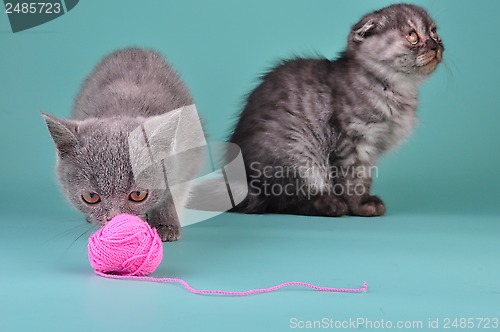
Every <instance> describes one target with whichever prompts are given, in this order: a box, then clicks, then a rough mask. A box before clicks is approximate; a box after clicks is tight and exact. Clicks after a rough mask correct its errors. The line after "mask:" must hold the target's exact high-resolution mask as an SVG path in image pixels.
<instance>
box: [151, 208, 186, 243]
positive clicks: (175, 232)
mask: <svg viewBox="0 0 500 332" xmlns="http://www.w3.org/2000/svg"><path fill="white" fill-rule="evenodd" d="M147 216H148V223H149V224H150V225H151V227H154V228H156V230H157V231H158V235H160V238H161V240H162V241H163V242H173V241H177V240H179V239H180V238H181V225H180V222H179V217H178V216H177V211H176V210H175V206H174V204H173V203H172V202H168V203H164V204H163V205H162V206H160V207H158V208H156V209H153V210H151V211H149V212H148V213H147Z"/></svg>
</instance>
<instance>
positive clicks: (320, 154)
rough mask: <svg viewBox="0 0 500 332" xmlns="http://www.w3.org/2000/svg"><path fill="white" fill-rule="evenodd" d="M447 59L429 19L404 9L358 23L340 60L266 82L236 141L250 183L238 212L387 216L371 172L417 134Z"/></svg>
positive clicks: (298, 65) (295, 67)
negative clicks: (429, 85) (432, 78)
mask: <svg viewBox="0 0 500 332" xmlns="http://www.w3.org/2000/svg"><path fill="white" fill-rule="evenodd" d="M443 51H444V46H443V43H442V42H441V39H440V38H439V36H438V34H437V32H436V24H435V23H434V21H433V20H432V19H431V18H430V17H429V15H428V14H427V12H426V11H425V10H424V9H422V8H420V7H417V6H414V5H407V4H398V5H392V6H389V7H386V8H383V9H381V10H378V11H376V12H373V13H370V14H368V15H366V16H364V17H363V18H362V19H361V21H359V22H358V23H357V24H355V25H354V26H353V27H352V31H351V33H350V34H349V37H348V43H347V49H346V50H345V51H344V52H343V53H342V55H341V56H340V57H339V58H338V59H336V60H334V61H331V60H328V59H301V58H298V59H294V60H289V61H284V62H283V63H281V64H280V65H279V66H277V67H276V68H274V69H273V70H271V71H270V72H269V73H267V74H266V75H264V76H263V77H262V82H261V83H260V85H259V86H258V87H257V88H256V89H255V90H254V91H253V92H252V93H251V94H250V95H249V97H248V100H247V103H246V107H245V108H244V110H243V112H242V114H241V117H240V119H239V122H238V124H237V125H236V128H235V130H234V133H233V135H232V137H231V139H230V141H231V142H234V143H236V144H238V145H239V146H240V148H241V149H242V153H243V158H244V160H245V166H246V170H247V177H248V184H249V195H248V197H247V198H246V200H245V201H244V202H243V203H242V204H240V205H239V206H237V207H236V208H235V210H236V211H242V212H246V213H291V214H304V215H322V216H341V215H344V214H351V215H357V216H379V215H382V214H384V213H385V211H386V209H385V206H384V203H383V202H382V200H381V199H379V198H378V197H377V196H372V195H371V193H370V187H371V183H372V174H371V173H372V172H371V170H373V166H374V165H376V162H377V159H378V157H379V156H380V155H381V154H383V153H384V152H386V151H388V150H389V149H391V148H394V147H395V146H397V145H398V144H399V143H400V142H402V141H403V140H404V139H405V138H406V137H407V136H408V135H409V134H410V133H411V131H412V129H413V127H414V125H415V122H416V114H415V113H416V109H417V98H418V86H419V85H420V83H422V82H423V81H424V80H425V79H426V78H427V77H428V76H429V75H430V74H431V73H432V72H433V71H434V70H435V68H436V66H437V65H438V63H439V62H440V61H441V59H442V54H443Z"/></svg>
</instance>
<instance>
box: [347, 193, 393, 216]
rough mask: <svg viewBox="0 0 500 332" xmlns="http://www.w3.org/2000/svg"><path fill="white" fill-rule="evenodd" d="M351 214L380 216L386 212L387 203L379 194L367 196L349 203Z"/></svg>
mask: <svg viewBox="0 0 500 332" xmlns="http://www.w3.org/2000/svg"><path fill="white" fill-rule="evenodd" d="M349 214H350V215H353V216H361V217H378V216H381V215H384V214H385V204H384V202H383V201H382V200H381V199H380V198H378V197H377V196H366V197H363V198H361V200H359V201H357V202H353V204H350V205H349Z"/></svg>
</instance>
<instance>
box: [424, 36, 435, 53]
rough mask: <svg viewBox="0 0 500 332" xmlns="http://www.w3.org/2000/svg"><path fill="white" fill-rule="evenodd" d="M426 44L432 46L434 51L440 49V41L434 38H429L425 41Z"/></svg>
mask: <svg viewBox="0 0 500 332" xmlns="http://www.w3.org/2000/svg"><path fill="white" fill-rule="evenodd" d="M425 46H427V47H428V48H430V49H431V50H432V51H437V49H438V43H436V41H435V40H434V39H427V41H426V42H425Z"/></svg>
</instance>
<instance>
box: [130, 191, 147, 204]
mask: <svg viewBox="0 0 500 332" xmlns="http://www.w3.org/2000/svg"><path fill="white" fill-rule="evenodd" d="M146 197H148V192H147V191H140V190H137V191H132V192H131V193H130V195H128V198H129V199H130V200H131V201H134V202H142V201H143V200H145V199H146Z"/></svg>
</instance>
